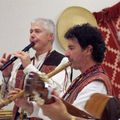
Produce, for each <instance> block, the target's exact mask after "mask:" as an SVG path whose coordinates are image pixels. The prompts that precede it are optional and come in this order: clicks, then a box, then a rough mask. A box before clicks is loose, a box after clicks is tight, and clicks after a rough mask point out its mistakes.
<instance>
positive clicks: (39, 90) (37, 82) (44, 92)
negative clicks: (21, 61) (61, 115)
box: [25, 72, 92, 119]
mask: <svg viewBox="0 0 120 120" xmlns="http://www.w3.org/2000/svg"><path fill="white" fill-rule="evenodd" d="M52 90H53V89H51V88H49V87H45V82H43V81H42V80H41V78H40V77H39V75H38V74H37V73H34V72H31V73H30V74H29V76H28V78H27V82H26V87H25V91H26V92H27V93H29V94H32V95H34V96H33V98H34V100H35V101H36V102H37V103H38V104H40V105H42V104H50V103H53V102H55V99H54V98H53V97H51V94H52ZM62 101H63V103H64V104H65V106H66V108H67V111H68V112H69V113H70V114H71V115H74V116H77V117H83V118H87V119H89V118H92V116H90V115H89V114H87V113H85V112H84V111H82V110H80V109H78V108H76V107H75V106H73V105H71V104H69V103H68V102H66V101H64V100H63V99H62Z"/></svg>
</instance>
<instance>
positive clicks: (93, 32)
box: [64, 23, 106, 63]
mask: <svg viewBox="0 0 120 120" xmlns="http://www.w3.org/2000/svg"><path fill="white" fill-rule="evenodd" d="M64 37H65V38H66V39H74V38H75V39H77V40H78V43H79V45H80V46H81V47H82V49H85V48H87V46H88V45H91V46H92V47H93V51H92V58H93V60H94V61H96V62H98V63H101V62H102V61H103V59H104V52H105V50H106V46H105V42H104V40H103V37H102V35H101V32H100V31H99V30H98V29H97V28H96V27H93V26H91V25H90V24H88V23H86V24H83V25H75V26H74V27H72V28H70V29H69V30H68V31H67V32H66V33H65V36H64Z"/></svg>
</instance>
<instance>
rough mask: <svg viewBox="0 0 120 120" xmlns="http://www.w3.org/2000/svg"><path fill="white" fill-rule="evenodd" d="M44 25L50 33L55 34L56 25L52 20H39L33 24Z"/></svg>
mask: <svg viewBox="0 0 120 120" xmlns="http://www.w3.org/2000/svg"><path fill="white" fill-rule="evenodd" d="M35 22H37V23H42V24H43V27H44V28H45V29H46V30H48V31H49V32H50V33H53V34H55V24H54V22H53V21H52V20H50V19H45V18H37V19H35V20H34V21H32V23H35Z"/></svg>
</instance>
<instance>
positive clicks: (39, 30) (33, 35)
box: [30, 23, 52, 51]
mask: <svg viewBox="0 0 120 120" xmlns="http://www.w3.org/2000/svg"><path fill="white" fill-rule="evenodd" d="M51 41H52V35H51V33H49V31H47V30H46V29H45V28H44V27H43V25H42V23H32V24H31V29H30V42H34V43H35V45H34V47H33V48H34V49H35V50H36V51H40V50H44V49H45V47H47V46H48V44H50V42H51Z"/></svg>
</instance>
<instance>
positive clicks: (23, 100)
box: [8, 88, 33, 114]
mask: <svg viewBox="0 0 120 120" xmlns="http://www.w3.org/2000/svg"><path fill="white" fill-rule="evenodd" d="M20 92H21V89H19V88H14V89H13V90H11V91H10V92H9V95H8V99H9V97H12V96H14V95H16V94H19V93H20ZM14 102H15V104H16V105H17V106H18V107H21V108H22V109H24V110H25V111H27V112H29V113H30V114H31V113H32V112H33V104H32V103H31V102H29V101H28V100H27V97H25V96H21V97H18V98H16V99H15V100H14Z"/></svg>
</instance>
